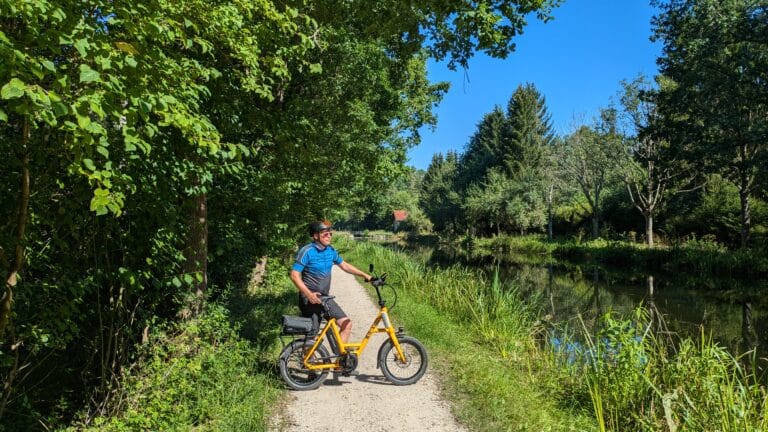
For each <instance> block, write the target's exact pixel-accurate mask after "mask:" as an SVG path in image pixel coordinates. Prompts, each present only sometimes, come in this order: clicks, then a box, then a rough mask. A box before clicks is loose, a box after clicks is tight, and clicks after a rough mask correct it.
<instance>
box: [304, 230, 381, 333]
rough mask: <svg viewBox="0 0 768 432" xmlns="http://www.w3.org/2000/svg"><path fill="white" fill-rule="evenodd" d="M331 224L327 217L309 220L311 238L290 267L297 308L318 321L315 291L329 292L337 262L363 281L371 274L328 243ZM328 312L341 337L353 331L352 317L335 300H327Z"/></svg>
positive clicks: (331, 232) (321, 307) (320, 309)
mask: <svg viewBox="0 0 768 432" xmlns="http://www.w3.org/2000/svg"><path fill="white" fill-rule="evenodd" d="M332 228H333V225H332V224H331V223H330V222H328V221H327V220H319V221H315V222H312V223H311V224H309V235H310V236H311V237H312V242H311V243H309V244H307V245H305V246H304V247H302V248H301V249H299V252H298V253H297V254H296V261H295V262H294V263H293V267H292V268H291V280H292V281H293V284H294V285H296V288H298V289H299V309H301V314H302V315H303V316H305V317H316V319H317V321H316V322H319V320H320V316H321V314H322V313H323V306H322V305H321V302H320V298H319V297H318V295H328V292H329V291H330V289H331V269H332V268H333V265H334V264H336V265H338V266H339V268H340V269H342V270H344V271H345V272H347V273H349V274H353V275H355V276H361V277H362V278H363V279H365V281H366V282H369V281H370V280H371V276H370V275H368V274H367V273H365V272H363V271H361V270H358V269H357V267H355V266H353V265H352V264H349V263H347V262H345V261H344V260H343V259H342V258H341V256H340V255H339V253H338V252H337V251H336V249H334V248H333V246H331V239H332V238H333V231H332ZM326 307H327V308H328V314H329V315H330V316H332V317H334V318H336V322H337V323H338V325H339V327H340V329H341V340H342V341H343V342H344V343H346V342H347V340H349V335H350V333H351V332H352V321H351V320H350V319H349V317H347V314H346V313H344V311H343V310H342V309H341V307H339V305H338V304H337V303H336V302H335V301H334V300H328V301H327V302H326Z"/></svg>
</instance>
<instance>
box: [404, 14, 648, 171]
mask: <svg viewBox="0 0 768 432" xmlns="http://www.w3.org/2000/svg"><path fill="white" fill-rule="evenodd" d="M653 15H654V9H653V8H652V7H651V6H650V5H649V3H648V0H566V1H565V3H563V4H562V5H561V6H560V7H559V8H557V9H555V10H554V16H555V19H554V20H552V21H550V22H549V23H547V24H542V23H541V22H539V21H538V20H536V19H535V17H533V18H531V20H530V22H529V24H528V26H527V27H526V28H525V32H524V33H523V35H521V36H519V37H518V38H517V39H516V43H517V48H516V50H515V52H514V53H512V54H511V55H510V56H509V57H507V58H506V59H504V60H501V59H493V58H489V57H487V56H484V55H481V54H478V55H476V56H475V57H473V58H472V59H471V60H470V64H469V69H468V70H467V71H464V70H460V69H459V70H457V71H455V72H454V71H450V70H449V69H448V68H447V67H446V66H445V63H435V62H431V63H430V64H429V65H428V72H429V78H430V80H432V81H449V82H450V83H451V89H450V90H449V91H448V93H447V94H446V95H445V97H444V98H443V101H442V102H441V103H440V105H439V106H438V107H437V108H436V109H435V113H436V114H437V116H438V124H437V127H436V129H435V130H434V131H430V130H429V129H427V128H425V129H423V130H421V136H422V143H421V144H420V145H419V146H417V147H415V148H413V149H411V150H410V152H409V153H408V154H409V159H410V161H409V165H411V166H414V167H416V168H421V169H426V168H427V167H428V166H429V163H430V161H431V160H432V156H433V155H434V154H435V153H438V152H439V153H443V154H445V153H446V152H447V151H450V150H455V151H458V152H459V153H461V152H463V151H464V148H465V146H466V143H467V141H468V140H469V137H470V136H471V135H472V134H473V133H474V132H475V129H476V126H477V124H478V122H479V121H480V120H481V119H482V117H483V115H484V114H486V113H488V112H490V111H491V110H493V107H494V106H496V105H500V106H501V107H502V108H504V109H506V105H507V101H508V100H509V98H510V96H511V95H512V93H513V92H514V91H515V89H516V88H517V86H518V85H520V84H524V83H526V82H530V83H533V84H534V85H535V86H536V88H537V89H538V90H539V92H541V93H542V94H543V95H544V97H545V98H546V102H547V108H548V109H549V112H550V114H551V115H552V123H553V126H554V128H555V131H556V132H557V133H558V134H566V133H568V132H569V131H570V130H571V129H572V126H573V124H574V120H578V119H581V120H582V121H590V120H591V119H592V118H593V117H594V116H595V115H596V114H597V112H598V110H599V108H601V107H605V106H607V105H608V104H609V103H610V101H611V98H612V97H615V95H616V94H617V92H618V90H619V82H620V81H621V80H622V79H627V80H630V79H632V78H634V77H636V76H637V75H638V74H640V73H644V74H645V75H648V76H654V75H656V74H657V72H658V68H657V66H656V58H657V57H658V56H659V54H660V53H661V44H660V43H652V42H651V41H650V40H649V37H650V36H651V25H650V21H651V17H652V16H653Z"/></svg>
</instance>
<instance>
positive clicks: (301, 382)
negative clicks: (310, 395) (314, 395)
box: [280, 340, 328, 390]
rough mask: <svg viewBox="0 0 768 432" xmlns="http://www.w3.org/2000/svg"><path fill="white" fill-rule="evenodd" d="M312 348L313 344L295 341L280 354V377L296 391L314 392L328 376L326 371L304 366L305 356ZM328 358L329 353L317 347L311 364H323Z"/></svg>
mask: <svg viewBox="0 0 768 432" xmlns="http://www.w3.org/2000/svg"><path fill="white" fill-rule="evenodd" d="M310 348H312V343H311V342H309V341H306V340H297V341H293V342H291V343H290V344H288V345H286V346H285V348H283V352H281V353H280V376H281V377H283V381H285V383H286V384H288V387H290V388H292V389H294V390H314V389H316V388H318V387H319V386H320V384H321V383H322V382H323V380H325V378H326V377H327V376H328V372H327V371H326V370H323V371H315V370H310V369H307V368H306V366H304V355H305V354H306V352H307V351H309V350H310ZM327 358H328V351H326V349H325V348H324V347H322V346H319V347H317V349H316V350H315V352H314V353H312V358H310V360H309V361H310V362H314V363H322V362H323V361H324V360H323V359H327Z"/></svg>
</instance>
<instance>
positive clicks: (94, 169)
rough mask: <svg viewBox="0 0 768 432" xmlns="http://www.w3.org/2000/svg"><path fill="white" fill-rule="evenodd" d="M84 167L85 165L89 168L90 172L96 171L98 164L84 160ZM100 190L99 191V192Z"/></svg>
mask: <svg viewBox="0 0 768 432" xmlns="http://www.w3.org/2000/svg"><path fill="white" fill-rule="evenodd" d="M83 165H85V167H86V168H88V169H89V170H90V171H96V164H94V163H93V161H92V160H90V159H83ZM98 190H100V189H97V191H98Z"/></svg>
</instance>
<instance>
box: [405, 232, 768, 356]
mask: <svg viewBox="0 0 768 432" xmlns="http://www.w3.org/2000/svg"><path fill="white" fill-rule="evenodd" d="M397 247H398V248H406V249H408V251H409V252H410V253H416V254H418V255H420V256H421V258H422V259H424V261H425V262H426V263H428V265H432V266H450V265H454V264H460V265H465V266H470V267H475V268H477V269H480V270H482V271H485V272H488V273H489V275H490V274H491V272H493V271H495V269H496V268H498V269H499V275H500V277H501V279H502V281H509V282H512V283H513V284H514V286H517V287H519V289H520V292H521V294H523V295H524V296H525V297H526V298H528V299H530V300H531V301H532V302H534V303H535V304H536V305H537V306H538V307H540V308H541V310H542V314H543V315H544V316H545V318H546V319H548V320H550V321H552V322H553V323H556V324H559V325H566V326H570V327H571V328H575V326H576V325H577V324H578V325H581V324H580V323H577V321H576V320H577V317H579V316H580V317H581V319H582V320H583V323H584V325H586V326H587V329H588V330H589V331H590V332H593V331H594V332H596V331H597V328H595V326H596V325H597V324H596V323H597V319H598V318H599V317H600V316H602V315H603V314H605V313H606V312H608V311H613V312H617V313H618V314H620V315H622V316H629V315H630V314H631V313H632V312H633V311H634V309H635V308H636V307H638V306H640V305H642V306H643V307H644V308H646V309H647V312H648V314H649V317H650V318H651V319H650V322H651V325H652V326H653V330H654V331H655V332H656V334H657V335H660V336H667V337H671V336H672V335H674V334H682V335H699V334H701V333H702V330H703V333H704V334H705V335H711V336H712V337H713V338H714V340H716V341H717V342H718V343H720V344H721V345H723V346H725V347H727V348H728V349H729V350H730V351H731V352H732V353H734V354H739V353H745V352H748V351H750V350H756V351H757V354H758V356H759V357H766V356H768V351H767V350H766V348H767V347H768V329H767V328H766V327H768V320H766V315H767V313H768V301H767V300H766V298H765V296H764V295H760V293H764V292H766V289H768V282H766V281H762V280H761V281H755V280H740V279H715V278H712V277H706V276H702V275H687V274H666V273H661V272H659V273H656V274H645V273H641V272H637V271H634V270H628V269H624V268H610V267H606V266H601V265H596V264H574V263H570V262H563V261H556V260H551V259H544V258H543V257H540V256H527V255H515V254H509V253H506V254H502V253H496V254H489V253H483V252H479V251H467V250H465V249H461V248H456V247H439V246H419V245H399V246H397Z"/></svg>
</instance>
